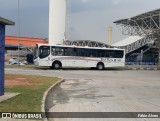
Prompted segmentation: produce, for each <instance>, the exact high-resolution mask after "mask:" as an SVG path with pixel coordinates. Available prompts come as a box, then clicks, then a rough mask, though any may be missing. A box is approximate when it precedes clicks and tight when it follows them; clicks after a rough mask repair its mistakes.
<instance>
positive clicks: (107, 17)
mask: <svg viewBox="0 0 160 121" xmlns="http://www.w3.org/2000/svg"><path fill="white" fill-rule="evenodd" d="M48 6H49V1H48V0H20V25H21V28H20V30H21V31H20V35H21V36H27V37H38V38H48V26H49V25H48V21H49V11H48V10H49V8H48ZM158 8H160V0H68V38H69V39H72V40H94V41H99V42H104V43H107V36H108V35H107V31H108V27H109V26H112V27H113V43H114V42H116V41H119V40H121V39H122V38H124V37H125V36H122V35H121V31H120V28H119V27H118V26H116V25H115V24H113V21H116V20H119V19H123V18H129V17H133V16H135V15H137V14H141V13H144V12H148V11H150V10H155V9H158ZM0 17H4V18H7V19H9V20H12V21H14V22H16V26H8V27H7V30H6V35H14V36H16V35H18V23H17V21H18V0H0Z"/></svg>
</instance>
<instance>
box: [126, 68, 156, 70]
mask: <svg viewBox="0 0 160 121" xmlns="http://www.w3.org/2000/svg"><path fill="white" fill-rule="evenodd" d="M128 69H131V70H158V68H128Z"/></svg>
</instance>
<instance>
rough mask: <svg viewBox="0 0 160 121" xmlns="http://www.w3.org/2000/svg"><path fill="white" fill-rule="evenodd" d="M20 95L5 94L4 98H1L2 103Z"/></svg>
mask: <svg viewBox="0 0 160 121" xmlns="http://www.w3.org/2000/svg"><path fill="white" fill-rule="evenodd" d="M17 95H19V93H5V94H4V95H3V96H0V102H3V101H5V100H8V99H10V98H13V97H15V96H17Z"/></svg>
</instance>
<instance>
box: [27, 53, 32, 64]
mask: <svg viewBox="0 0 160 121" xmlns="http://www.w3.org/2000/svg"><path fill="white" fill-rule="evenodd" d="M27 62H28V63H30V64H33V55H32V54H27Z"/></svg>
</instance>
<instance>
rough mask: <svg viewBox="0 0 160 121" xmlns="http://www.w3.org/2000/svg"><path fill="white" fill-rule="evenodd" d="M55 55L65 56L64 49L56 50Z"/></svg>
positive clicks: (58, 48)
mask: <svg viewBox="0 0 160 121" xmlns="http://www.w3.org/2000/svg"><path fill="white" fill-rule="evenodd" d="M55 55H57V56H63V55H64V49H63V48H61V47H57V48H55Z"/></svg>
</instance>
